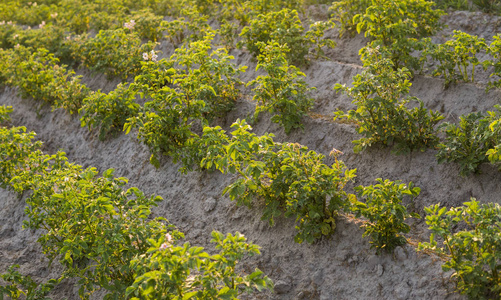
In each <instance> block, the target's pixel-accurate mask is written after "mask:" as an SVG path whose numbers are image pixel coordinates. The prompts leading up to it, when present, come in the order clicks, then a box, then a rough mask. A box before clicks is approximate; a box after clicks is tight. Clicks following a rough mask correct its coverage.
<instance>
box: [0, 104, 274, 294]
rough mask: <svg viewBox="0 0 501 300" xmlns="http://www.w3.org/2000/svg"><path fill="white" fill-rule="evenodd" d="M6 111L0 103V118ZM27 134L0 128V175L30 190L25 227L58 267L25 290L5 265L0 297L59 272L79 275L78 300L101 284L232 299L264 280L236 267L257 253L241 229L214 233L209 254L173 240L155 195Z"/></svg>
mask: <svg viewBox="0 0 501 300" xmlns="http://www.w3.org/2000/svg"><path fill="white" fill-rule="evenodd" d="M11 110H12V109H11V108H8V107H2V108H1V109H0V115H1V116H2V119H3V120H4V121H5V120H7V119H8V116H7V114H8V113H9V112H10V111H11ZM34 136H35V134H34V133H33V132H28V133H27V132H26V128H24V127H12V128H6V127H0V156H1V158H2V159H1V162H0V169H1V170H2V172H1V174H0V181H1V182H2V187H4V188H8V189H11V190H13V191H14V192H16V193H18V194H20V195H22V194H23V193H25V192H26V191H31V192H30V193H29V196H28V197H27V199H26V204H27V206H26V209H25V213H26V215H27V216H28V220H26V221H24V225H23V228H26V229H28V228H29V229H40V230H42V233H41V236H40V238H39V239H38V242H39V243H40V245H41V246H42V250H43V252H44V254H45V255H46V256H47V258H48V259H49V261H50V262H51V263H52V262H53V261H54V260H57V261H58V262H59V263H60V264H61V265H62V266H63V273H62V275H61V277H60V278H58V279H54V280H50V281H48V282H47V283H45V284H42V285H40V286H39V287H37V288H33V286H32V285H31V283H32V282H33V281H32V280H31V279H30V278H29V277H24V276H21V275H20V274H19V273H18V272H16V271H14V269H13V268H11V269H9V271H8V273H7V274H4V275H2V279H3V280H4V281H7V282H8V285H7V286H3V287H1V288H0V292H1V293H2V295H4V294H5V295H6V296H8V297H11V298H13V299H17V297H18V296H20V295H21V294H24V295H25V296H26V297H28V299H31V297H34V296H35V295H38V296H40V295H42V294H43V296H46V295H47V293H48V292H49V291H50V289H51V288H53V287H54V286H55V284H57V283H58V282H59V281H61V280H62V279H64V278H77V279H79V280H78V286H79V295H80V297H81V298H82V299H88V298H89V297H90V296H91V295H92V293H93V292H95V291H96V290H99V289H103V290H105V291H106V292H107V295H106V296H105V299H117V298H125V297H127V298H131V299H172V297H179V299H181V298H182V299H208V298H210V299H236V298H237V297H238V295H239V294H241V293H243V292H245V291H247V292H254V291H255V289H257V290H262V289H265V288H272V283H271V281H270V280H269V278H268V277H266V276H264V274H263V272H261V271H260V270H258V269H256V271H255V272H253V273H251V274H248V275H245V274H244V275H242V274H240V273H239V272H237V271H236V269H235V268H236V266H237V264H238V261H240V260H241V259H242V258H243V257H244V256H248V255H255V254H259V247H258V246H256V245H253V244H252V243H247V242H246V239H245V238H244V237H243V236H242V235H241V234H240V233H238V232H237V233H236V234H235V235H231V234H228V235H227V236H224V235H223V234H222V233H219V232H217V231H214V232H213V233H212V242H213V243H215V248H216V250H217V251H218V253H217V254H215V255H210V254H208V253H206V252H204V251H203V248H201V247H195V246H191V245H190V244H189V243H188V242H185V243H184V244H181V243H180V241H179V240H180V239H181V238H183V234H182V233H181V232H179V231H177V230H176V229H175V227H174V226H173V225H171V224H169V223H168V222H167V220H165V219H164V218H155V219H150V218H149V216H150V214H151V208H152V207H154V206H156V205H157V203H158V202H160V201H162V198H161V197H159V196H146V195H145V194H144V193H143V192H141V191H140V190H139V189H137V188H135V187H131V188H127V189H125V188H124V187H125V185H127V183H128V180H127V179H126V178H123V177H119V178H118V177H114V174H113V173H114V171H113V169H109V170H106V171H104V172H103V173H102V175H101V176H98V174H99V172H98V171H97V170H96V169H95V168H92V167H89V168H86V169H84V168H83V167H82V166H79V165H76V164H72V163H69V162H68V160H67V158H66V156H65V154H64V153H63V152H58V153H57V154H54V155H47V154H44V153H43V152H42V151H41V150H40V148H41V145H42V144H41V142H39V141H37V142H35V141H33V139H34Z"/></svg>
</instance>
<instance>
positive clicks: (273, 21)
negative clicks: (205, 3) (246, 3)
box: [237, 9, 335, 65]
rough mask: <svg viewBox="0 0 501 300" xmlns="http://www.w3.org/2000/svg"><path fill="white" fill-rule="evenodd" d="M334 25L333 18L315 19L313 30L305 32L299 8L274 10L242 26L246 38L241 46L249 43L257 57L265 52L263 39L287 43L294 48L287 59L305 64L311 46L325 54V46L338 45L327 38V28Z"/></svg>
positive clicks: (266, 42)
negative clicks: (327, 20)
mask: <svg viewBox="0 0 501 300" xmlns="http://www.w3.org/2000/svg"><path fill="white" fill-rule="evenodd" d="M331 26H332V24H331V23H329V22H319V23H315V24H314V25H313V26H312V27H311V28H310V31H309V32H305V29H304V27H303V25H302V23H301V20H300V19H299V16H298V13H297V11H295V10H290V9H282V10H281V11H278V12H273V11H272V12H269V13H266V14H260V15H258V16H257V17H256V18H254V19H252V20H251V21H250V24H249V25H248V26H246V27H244V28H243V29H242V32H241V33H240V36H241V37H242V40H241V41H240V42H239V43H238V44H237V46H238V47H242V46H243V45H245V46H246V48H247V49H248V50H249V51H250V52H251V53H252V54H253V55H254V56H255V57H258V56H259V55H262V54H263V47H262V46H261V44H263V43H264V44H268V43H272V42H277V43H278V44H281V45H284V44H287V47H288V48H289V49H290V51H289V52H288V53H287V55H286V58H287V61H288V62H289V63H293V64H295V65H300V64H305V63H306V56H307V55H308V51H309V48H310V47H311V46H313V45H314V46H316V49H315V50H316V51H317V57H319V56H321V55H322V53H323V52H322V51H321V48H322V47H324V46H329V47H335V43H334V42H333V41H331V40H328V39H323V35H324V31H325V30H326V29H328V28H330V27H331Z"/></svg>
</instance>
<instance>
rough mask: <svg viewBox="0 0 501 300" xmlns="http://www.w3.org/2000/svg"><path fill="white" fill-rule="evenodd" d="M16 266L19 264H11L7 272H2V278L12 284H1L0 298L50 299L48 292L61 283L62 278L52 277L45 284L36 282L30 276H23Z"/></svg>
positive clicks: (14, 299)
mask: <svg viewBox="0 0 501 300" xmlns="http://www.w3.org/2000/svg"><path fill="white" fill-rule="evenodd" d="M15 268H19V265H13V266H10V267H9V269H8V270H7V273H4V274H0V278H1V279H3V280H4V281H5V282H8V283H10V284H8V285H6V286H0V299H1V300H3V299H4V298H3V297H4V296H7V297H9V299H13V300H17V299H20V298H21V299H26V300H50V298H49V297H47V294H48V293H50V291H51V290H52V289H53V288H54V287H55V286H56V285H57V284H58V283H59V281H60V280H56V279H50V280H49V281H48V282H46V283H43V284H38V283H36V282H35V281H34V280H33V279H31V277H30V276H23V275H21V274H20V273H19V272H18V271H16V270H15Z"/></svg>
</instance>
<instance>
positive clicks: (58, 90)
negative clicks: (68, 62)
mask: <svg viewBox="0 0 501 300" xmlns="http://www.w3.org/2000/svg"><path fill="white" fill-rule="evenodd" d="M3 63H4V65H2V63H0V66H1V68H2V69H3V72H2V73H3V75H4V76H5V77H6V78H7V84H9V85H14V86H17V87H19V88H20V93H21V96H22V97H32V98H34V99H36V100H41V101H44V102H46V103H48V104H51V105H52V106H53V107H54V108H64V109H66V110H67V111H68V112H69V113H76V112H77V111H78V109H79V108H80V107H81V105H82V101H83V99H84V98H85V97H86V96H87V94H88V93H89V89H88V88H87V87H86V86H84V85H82V84H81V83H80V78H81V76H75V72H74V71H73V70H68V69H67V66H65V65H59V64H58V63H59V60H58V59H57V58H55V57H54V55H53V54H51V53H49V52H48V51H47V50H46V49H44V48H41V49H38V50H37V51H35V52H33V53H30V50H29V49H27V48H24V47H22V46H21V47H18V48H17V49H14V50H11V52H10V57H9V60H8V61H4V62H3Z"/></svg>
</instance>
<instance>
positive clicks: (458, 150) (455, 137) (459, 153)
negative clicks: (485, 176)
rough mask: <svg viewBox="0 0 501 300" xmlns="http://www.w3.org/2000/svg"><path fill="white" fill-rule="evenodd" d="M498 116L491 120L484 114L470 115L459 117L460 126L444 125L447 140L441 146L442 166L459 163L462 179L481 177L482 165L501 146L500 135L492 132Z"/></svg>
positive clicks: (439, 152)
mask: <svg viewBox="0 0 501 300" xmlns="http://www.w3.org/2000/svg"><path fill="white" fill-rule="evenodd" d="M495 115H496V113H495V112H490V113H489V115H487V116H486V115H484V114H482V113H480V112H477V113H470V114H468V115H466V116H461V117H459V124H457V125H456V124H451V123H444V124H443V125H442V126H441V127H442V129H443V131H444V132H445V136H446V138H445V141H444V142H442V143H440V144H439V145H438V149H439V150H438V153H437V158H438V162H439V163H443V162H455V163H458V164H459V173H460V174H461V175H462V176H466V175H469V174H471V173H477V172H478V169H479V167H480V164H482V163H485V162H488V161H489V160H488V156H487V152H488V151H489V149H494V148H495V147H496V146H497V145H499V143H500V142H501V134H500V132H499V131H492V130H490V129H489V126H490V124H491V122H493V118H494V117H495ZM489 116H490V117H489Z"/></svg>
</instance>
